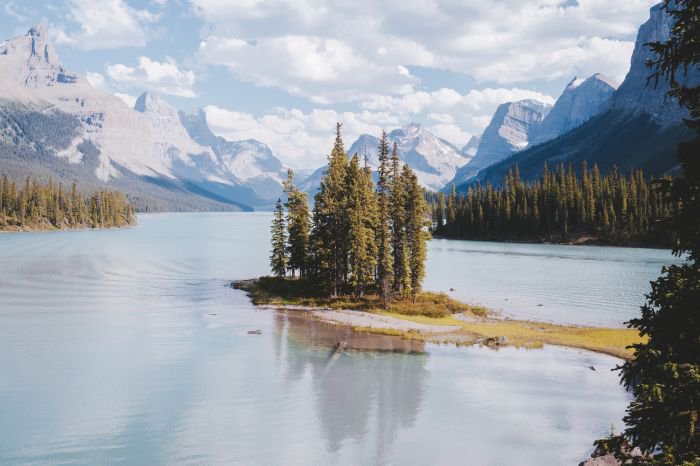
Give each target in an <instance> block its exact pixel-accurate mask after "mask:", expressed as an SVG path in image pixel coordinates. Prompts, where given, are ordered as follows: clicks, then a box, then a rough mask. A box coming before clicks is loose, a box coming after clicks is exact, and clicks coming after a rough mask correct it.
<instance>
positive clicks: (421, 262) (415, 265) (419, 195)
mask: <svg viewBox="0 0 700 466" xmlns="http://www.w3.org/2000/svg"><path fill="white" fill-rule="evenodd" d="M402 178H403V179H404V184H405V186H406V191H407V203H406V212H407V213H406V233H407V234H406V238H407V255H408V261H407V262H408V267H409V288H410V290H411V293H412V296H413V302H414V303H415V302H416V298H417V295H418V292H419V291H420V289H421V286H422V284H423V278H424V277H425V258H426V255H427V245H426V242H427V240H428V239H429V236H430V235H429V233H428V232H427V231H426V228H427V227H428V226H430V221H429V220H428V218H429V210H428V205H427V203H426V202H425V191H424V190H423V188H422V187H421V185H420V183H419V182H418V178H417V177H416V174H415V173H414V172H413V171H412V170H411V169H410V168H409V167H408V165H404V169H403V173H402Z"/></svg>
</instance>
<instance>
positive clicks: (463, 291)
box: [425, 239, 678, 327]
mask: <svg viewBox="0 0 700 466" xmlns="http://www.w3.org/2000/svg"><path fill="white" fill-rule="evenodd" d="M674 262H678V259H677V258H675V257H674V256H673V255H672V254H671V251H669V250H666V249H644V248H617V247H607V246H570V245H552V244H519V243H496V242H486V241H455V240H446V239H434V240H432V241H431V242H430V248H429V254H428V265H427V271H428V273H427V276H426V280H425V286H426V288H428V289H433V290H439V291H449V290H450V288H452V289H454V291H452V292H450V295H451V296H453V297H455V298H457V299H460V300H462V301H466V302H470V303H474V304H482V305H485V306H486V307H489V308H491V309H497V310H500V311H502V313H503V314H505V315H507V316H510V317H517V318H525V319H533V320H541V321H548V322H559V323H569V324H576V325H593V326H606V327H620V326H623V325H624V322H626V321H627V320H629V319H630V318H632V317H636V316H637V315H639V307H640V306H641V305H642V304H643V303H644V296H645V295H646V293H648V292H649V291H650V290H651V286H650V285H649V282H651V281H652V280H655V279H656V277H658V276H659V274H660V273H661V268H662V267H663V266H664V265H669V264H671V263H674Z"/></svg>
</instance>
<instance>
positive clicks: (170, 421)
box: [0, 213, 672, 465]
mask: <svg viewBox="0 0 700 466" xmlns="http://www.w3.org/2000/svg"><path fill="white" fill-rule="evenodd" d="M270 219H271V216H270V214H266V213H245V214H244V213H226V214H219V213H216V214H214V213H212V214H205V213H202V214H162V215H143V216H140V218H139V222H140V226H138V227H135V228H129V229H122V230H103V231H67V232H51V233H19V234H15V233H13V234H2V235H0V264H2V267H0V374H2V376H1V377H0V413H2V414H1V416H0V464H66V463H78V464H106V463H109V464H246V465H248V464H319V465H326V464H330V463H333V464H337V465H344V464H480V465H503V464H516V463H517V464H519V465H540V464H557V465H558V464H562V465H564V464H577V463H578V462H579V461H581V460H583V459H584V458H585V457H586V456H587V455H588V454H589V453H590V451H591V450H592V446H591V443H592V441H593V440H594V439H595V438H597V437H600V436H604V435H606V434H607V433H608V432H609V430H610V426H611V424H614V425H615V426H616V427H617V428H618V429H619V428H621V427H622V424H621V420H620V419H621V418H622V416H623V415H624V409H625V406H626V404H627V402H628V395H627V394H626V393H625V392H624V390H622V389H621V388H620V386H619V384H618V379H617V374H616V373H614V372H612V371H611V370H610V369H612V368H613V367H615V366H616V365H617V364H618V363H619V361H618V360H616V359H614V358H612V357H608V356H604V355H597V354H593V353H589V352H585V351H577V350H570V349H565V348H556V347H547V348H545V349H542V350H518V349H514V348H506V349H501V350H498V351H494V350H491V349H487V348H454V347H447V346H439V345H425V344H418V343H415V342H414V343H412V344H409V343H407V342H405V341H403V340H397V339H395V338H391V337H386V336H371V335H368V336H354V337H352V338H354V339H355V340H353V343H352V344H351V348H354V349H353V350H350V351H348V352H346V353H342V354H339V355H334V354H332V352H331V351H330V349H331V346H332V345H333V343H334V342H335V341H337V339H338V338H341V337H342V338H350V337H349V336H348V335H347V333H346V332H347V330H345V329H342V328H338V327H332V326H329V325H326V324H322V323H312V324H309V323H308V322H304V321H300V320H299V319H298V318H297V317H296V316H294V315H287V314H284V313H277V312H275V311H270V310H265V309H256V308H254V307H253V306H252V305H251V304H250V303H249V301H248V299H247V298H246V297H245V296H244V295H243V294H242V293H241V292H239V291H236V290H232V289H230V288H228V287H227V284H228V282H229V281H230V280H232V279H242V278H249V277H254V276H258V275H262V274H266V273H267V272H268V266H267V257H268V255H269V252H268V249H269V245H268V238H269V232H268V231H269V223H270ZM671 261H672V257H671V255H670V253H669V252H668V251H663V250H651V249H620V248H596V247H574V246H551V245H521V244H501V243H486V242H460V241H450V240H434V241H432V242H431V244H430V247H429V259H428V274H427V278H426V287H427V288H428V289H432V290H441V291H448V290H449V289H450V288H454V291H453V292H451V293H452V294H453V295H454V296H455V297H457V298H460V299H464V300H467V301H470V302H479V303H483V304H485V305H489V306H492V307H495V308H498V309H501V310H502V312H503V313H504V314H506V315H510V316H514V317H526V318H539V319H544V320H551V321H560V322H570V323H589V324H600V325H619V324H620V323H621V322H623V321H624V320H626V319H628V318H629V317H631V316H634V315H635V313H636V312H637V307H638V305H639V304H640V302H641V301H642V299H643V298H642V297H641V295H643V293H644V292H645V291H647V290H648V287H649V285H648V282H649V280H651V279H653V278H654V277H655V276H656V275H657V274H658V272H659V270H660V267H661V266H662V265H663V264H665V263H669V262H671ZM506 299H507V301H506ZM538 304H542V306H538ZM251 329H260V330H261V331H262V335H248V333H247V332H248V330H251ZM368 338H369V339H372V341H366V339H368ZM363 345H368V346H371V347H380V348H383V349H384V351H362V350H361V349H362V348H363ZM590 367H593V368H595V370H592V369H591V368H590Z"/></svg>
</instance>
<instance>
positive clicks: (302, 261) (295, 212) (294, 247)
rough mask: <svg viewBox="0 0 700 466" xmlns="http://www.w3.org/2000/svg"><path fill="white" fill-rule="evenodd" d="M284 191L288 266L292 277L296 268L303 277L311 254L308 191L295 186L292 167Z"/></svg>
mask: <svg viewBox="0 0 700 466" xmlns="http://www.w3.org/2000/svg"><path fill="white" fill-rule="evenodd" d="M284 192H285V194H286V195H287V202H286V204H285V206H286V207H287V237H288V245H287V254H288V257H289V262H288V264H287V266H288V267H289V269H290V270H291V273H292V277H294V276H295V271H296V270H299V275H300V276H301V277H303V276H305V275H306V268H307V262H308V255H309V230H310V226H309V206H308V203H307V198H306V193H305V192H303V191H301V190H300V189H298V188H297V187H296V186H294V172H293V171H292V169H289V170H288V171H287V180H286V181H285V182H284Z"/></svg>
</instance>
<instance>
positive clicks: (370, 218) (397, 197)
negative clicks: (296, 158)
mask: <svg viewBox="0 0 700 466" xmlns="http://www.w3.org/2000/svg"><path fill="white" fill-rule="evenodd" d="M340 128H341V125H340V124H338V126H337V129H336V139H335V143H334V146H333V150H332V152H331V154H330V156H329V157H328V170H327V172H326V173H325V175H324V177H323V179H322V181H321V188H320V190H319V192H318V193H317V194H316V196H315V198H314V204H313V209H312V212H311V213H309V211H308V205H307V199H306V193H304V192H302V191H300V190H299V189H297V188H296V187H294V183H293V174H292V173H291V172H290V174H289V178H288V180H287V182H286V183H285V194H286V198H287V201H286V203H285V204H284V206H283V205H282V200H281V199H280V200H279V201H278V202H277V207H276V209H275V215H274V219H273V224H272V255H271V257H270V265H271V267H272V271H273V273H274V274H275V275H276V276H278V277H284V276H285V275H286V274H287V273H289V274H291V275H292V276H294V275H295V274H296V272H297V271H298V272H299V275H300V276H301V277H308V278H310V279H312V280H313V282H314V284H315V286H316V287H318V288H319V289H321V290H323V292H324V293H326V294H327V295H330V296H339V295H343V294H345V295H353V296H355V297H362V296H363V295H364V294H365V293H376V294H378V295H379V296H380V297H381V301H382V304H383V306H384V307H385V308H387V307H388V305H389V302H390V301H391V299H394V298H401V299H403V298H406V297H411V298H412V299H413V300H414V301H415V300H416V298H417V295H418V293H419V291H420V288H421V284H422V281H423V277H424V275H425V265H424V262H425V258H426V249H427V247H426V242H427V240H428V239H429V237H430V235H429V233H428V227H429V225H430V210H429V208H428V205H427V203H426V201H425V192H424V190H423V188H422V187H421V186H420V184H419V183H418V179H417V177H416V175H415V173H414V172H413V171H412V170H411V169H410V168H409V167H408V165H405V164H402V163H400V160H399V155H398V149H397V147H396V144H394V147H393V151H391V149H390V145H389V140H388V136H387V134H386V133H382V136H381V139H380V142H379V147H378V149H379V150H378V153H379V161H380V165H379V169H378V176H379V178H378V181H377V184H376V187H375V185H374V182H373V181H372V170H371V168H370V167H369V166H368V165H367V162H366V160H365V162H364V163H361V161H360V157H359V156H358V154H354V155H353V156H352V157H351V158H350V159H349V160H348V154H347V153H346V152H345V148H344V145H343V140H342V137H341V133H340ZM285 207H286V214H285V209H284V208H285Z"/></svg>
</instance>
